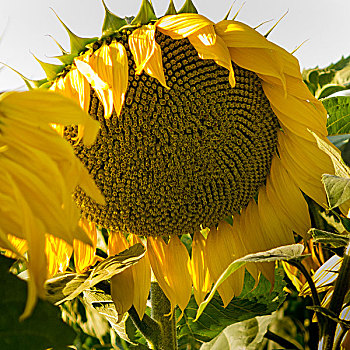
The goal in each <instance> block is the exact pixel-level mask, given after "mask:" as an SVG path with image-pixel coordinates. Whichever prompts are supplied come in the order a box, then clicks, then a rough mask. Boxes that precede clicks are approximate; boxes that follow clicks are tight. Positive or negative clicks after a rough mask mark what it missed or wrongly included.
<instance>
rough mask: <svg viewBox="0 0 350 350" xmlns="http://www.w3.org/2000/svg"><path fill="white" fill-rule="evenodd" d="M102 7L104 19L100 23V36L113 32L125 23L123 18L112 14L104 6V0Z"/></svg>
mask: <svg viewBox="0 0 350 350" xmlns="http://www.w3.org/2000/svg"><path fill="white" fill-rule="evenodd" d="M102 3H103V7H104V8H105V19H104V21H103V25H102V36H107V35H111V34H113V33H115V32H116V31H118V30H119V29H120V28H121V27H123V26H125V25H126V24H127V22H126V20H125V19H124V18H120V17H118V16H116V15H115V14H113V13H112V12H111V11H109V9H108V8H107V6H106V3H105V2H104V0H102Z"/></svg>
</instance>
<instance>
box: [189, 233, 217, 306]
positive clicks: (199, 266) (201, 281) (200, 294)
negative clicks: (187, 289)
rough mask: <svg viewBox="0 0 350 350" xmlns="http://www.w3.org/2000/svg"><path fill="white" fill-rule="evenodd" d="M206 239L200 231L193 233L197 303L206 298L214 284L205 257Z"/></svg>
mask: <svg viewBox="0 0 350 350" xmlns="http://www.w3.org/2000/svg"><path fill="white" fill-rule="evenodd" d="M205 246H206V240H205V238H204V237H203V235H202V234H201V233H200V232H196V233H195V234H194V235H193V242H192V256H191V276H192V283H193V294H194V297H195V299H196V302H197V305H200V303H201V302H202V301H203V300H204V298H205V296H206V295H207V293H209V292H210V287H211V284H212V281H211V278H210V275H209V269H208V264H207V260H206V259H205V249H206V248H205Z"/></svg>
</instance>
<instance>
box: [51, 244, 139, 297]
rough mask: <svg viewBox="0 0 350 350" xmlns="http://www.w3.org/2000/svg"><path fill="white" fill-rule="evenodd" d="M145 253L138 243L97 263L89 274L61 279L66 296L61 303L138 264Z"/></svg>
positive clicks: (63, 292) (62, 290)
mask: <svg viewBox="0 0 350 350" xmlns="http://www.w3.org/2000/svg"><path fill="white" fill-rule="evenodd" d="M144 255H145V248H144V246H143V245H142V244H140V243H137V244H135V245H133V246H132V247H130V248H129V249H126V250H124V251H122V252H121V253H119V254H117V255H114V256H110V257H108V258H107V259H105V260H103V261H102V262H100V263H99V264H97V265H96V267H95V268H93V269H92V270H91V272H90V273H89V274H83V275H78V274H76V276H75V277H74V278H73V279H70V278H71V277H70V276H69V277H68V279H70V280H69V281H68V283H66V284H65V281H64V280H63V281H60V284H61V285H62V286H63V289H61V293H62V294H63V295H64V296H65V298H64V299H61V300H60V301H59V303H63V302H65V301H67V300H72V299H74V298H75V297H77V296H78V295H79V294H80V293H82V292H83V291H85V290H86V289H90V288H92V287H93V286H95V285H96V284H97V283H100V282H102V281H105V280H107V279H110V278H111V277H112V276H114V275H116V274H118V273H120V272H123V271H124V270H125V269H127V268H128V267H130V266H131V265H133V264H136V263H137V262H138V261H139V260H140V259H141V258H142V257H143V256H144ZM56 288H57V290H59V287H58V286H57V285H56ZM51 289H54V288H51ZM57 294H58V292H57ZM52 295H54V294H52Z"/></svg>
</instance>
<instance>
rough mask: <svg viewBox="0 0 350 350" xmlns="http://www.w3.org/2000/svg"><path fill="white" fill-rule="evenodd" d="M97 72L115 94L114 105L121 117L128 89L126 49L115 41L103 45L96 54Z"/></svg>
mask: <svg viewBox="0 0 350 350" xmlns="http://www.w3.org/2000/svg"><path fill="white" fill-rule="evenodd" d="M93 57H94V58H95V61H96V63H95V64H96V66H95V67H96V72H97V74H98V76H99V77H100V78H101V79H102V80H103V81H105V82H106V83H107V84H108V86H109V87H110V89H111V90H112V93H113V104H114V108H115V111H116V114H117V115H118V116H119V115H120V112H121V109H122V106H123V103H124V99H125V93H126V90H127V87H128V58H127V54H126V50H125V47H124V46H123V45H122V44H121V43H119V42H117V41H113V42H112V44H110V45H107V44H103V45H102V46H101V47H100V48H99V49H98V50H97V51H96V52H95V53H94V56H93Z"/></svg>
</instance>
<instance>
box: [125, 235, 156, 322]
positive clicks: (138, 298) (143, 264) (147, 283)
mask: <svg viewBox="0 0 350 350" xmlns="http://www.w3.org/2000/svg"><path fill="white" fill-rule="evenodd" d="M129 243H130V245H134V244H136V243H142V241H141V239H140V238H139V237H138V236H136V235H130V236H129ZM131 268H132V273H133V278H134V281H136V283H137V286H135V287H134V298H133V305H134V307H135V309H136V312H137V314H138V315H139V317H140V319H141V320H142V318H143V315H144V313H145V310H146V302H147V299H148V295H149V291H150V289H151V265H150V262H149V258H148V252H146V254H145V256H144V257H143V258H142V259H140V260H139V261H138V263H137V264H135V265H133V266H131Z"/></svg>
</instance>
